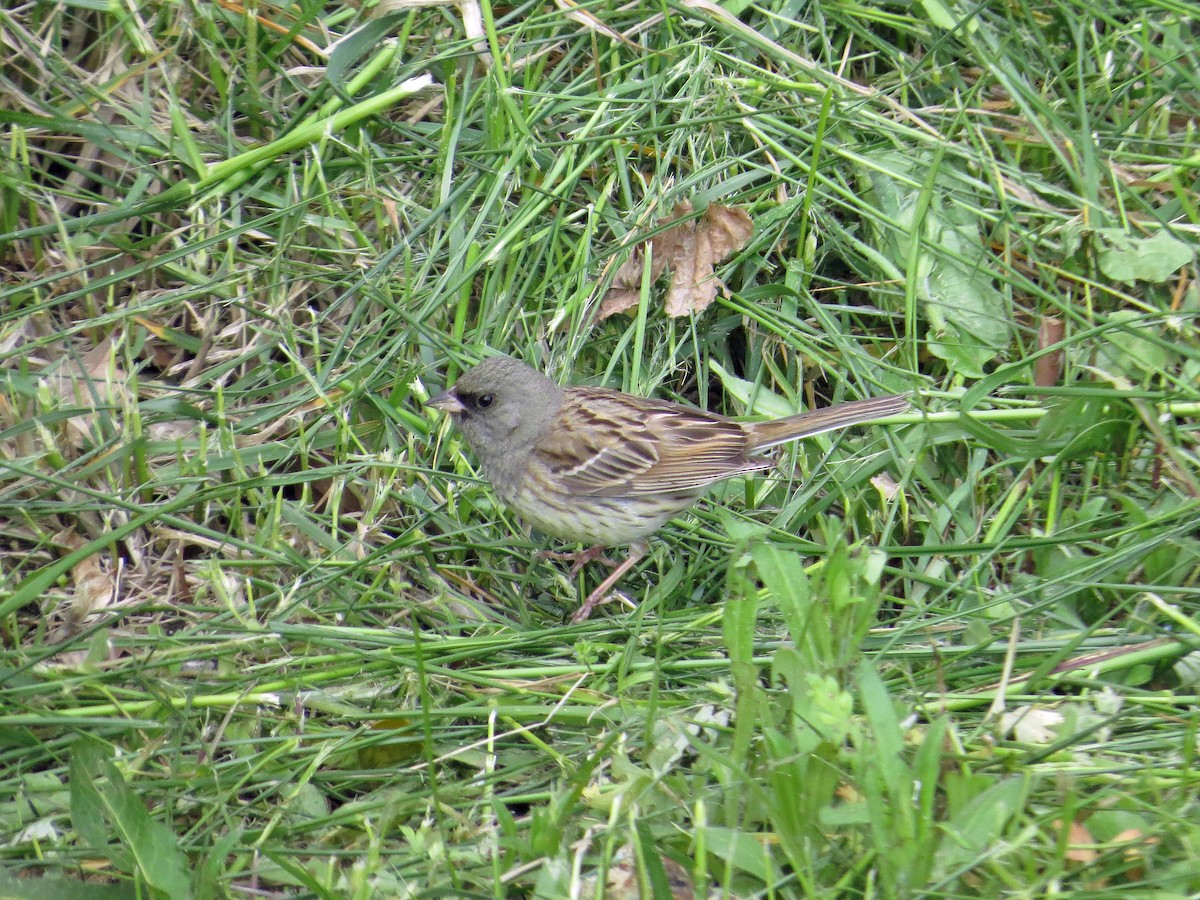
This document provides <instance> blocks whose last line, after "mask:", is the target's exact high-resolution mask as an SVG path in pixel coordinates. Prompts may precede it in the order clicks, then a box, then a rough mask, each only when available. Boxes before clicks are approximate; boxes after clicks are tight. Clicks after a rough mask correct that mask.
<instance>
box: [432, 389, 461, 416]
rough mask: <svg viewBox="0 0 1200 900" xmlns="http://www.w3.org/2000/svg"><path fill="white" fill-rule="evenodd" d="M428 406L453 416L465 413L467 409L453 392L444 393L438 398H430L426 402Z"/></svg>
mask: <svg viewBox="0 0 1200 900" xmlns="http://www.w3.org/2000/svg"><path fill="white" fill-rule="evenodd" d="M425 405H426V406H432V407H433V408H434V409H440V410H442V411H443V412H448V413H451V414H455V413H464V412H466V411H467V408H466V407H465V406H463V403H462V401H461V400H459V399H458V398H457V397H455V396H454V392H453V391H442V392H441V393H440V394H438V395H437V396H436V397H430V398H429V399H428V400H426V401H425Z"/></svg>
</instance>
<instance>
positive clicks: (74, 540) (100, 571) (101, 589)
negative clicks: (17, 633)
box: [47, 528, 117, 644]
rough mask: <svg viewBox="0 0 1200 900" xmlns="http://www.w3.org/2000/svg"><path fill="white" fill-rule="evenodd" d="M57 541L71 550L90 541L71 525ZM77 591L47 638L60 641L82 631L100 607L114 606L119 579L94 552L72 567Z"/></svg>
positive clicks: (56, 538) (55, 541)
mask: <svg viewBox="0 0 1200 900" xmlns="http://www.w3.org/2000/svg"><path fill="white" fill-rule="evenodd" d="M54 543H55V544H57V545H58V546H59V547H61V548H63V549H64V550H66V551H67V552H70V551H73V550H78V549H79V548H80V547H82V546H84V545H85V544H86V543H87V541H85V540H84V539H83V538H81V537H80V536H79V535H78V534H76V533H75V529H74V528H67V529H65V530H64V531H60V532H59V533H58V534H56V535H55V536H54ZM71 581H72V584H73V588H74V589H73V591H72V594H71V597H70V599H69V600H67V602H66V603H65V604H63V607H64V608H62V609H60V610H59V613H60V615H61V616H62V620H61V623H60V624H59V625H58V626H57V627H56V628H54V629H52V630H51V632H50V634H48V635H47V641H48V642H49V643H51V644H58V643H61V642H63V641H65V640H66V639H67V638H69V637H72V636H73V635H75V634H76V633H78V631H79V627H80V626H81V625H82V624H83V623H84V620H86V619H87V618H88V616H91V615H93V614H95V613H98V612H100V610H102V609H105V608H107V607H108V606H111V605H112V603H113V601H114V600H115V599H116V595H117V582H116V579H115V578H114V577H113V575H112V573H110V572H109V571H108V570H107V569H106V568H105V567H104V566H103V565H102V563H101V561H100V557H98V556H96V555H92V556H89V557H86V558H85V559H82V560H80V561H79V562H77V563H76V564H75V565H74V566H72V568H71Z"/></svg>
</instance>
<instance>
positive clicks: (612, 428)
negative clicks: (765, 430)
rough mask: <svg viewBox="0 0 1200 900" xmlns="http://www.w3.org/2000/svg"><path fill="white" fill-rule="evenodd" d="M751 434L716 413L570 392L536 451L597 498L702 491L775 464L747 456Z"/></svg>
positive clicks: (562, 477) (590, 391) (563, 478)
mask: <svg viewBox="0 0 1200 900" xmlns="http://www.w3.org/2000/svg"><path fill="white" fill-rule="evenodd" d="M747 445H748V436H747V433H746V431H745V429H744V428H743V427H742V426H741V425H739V424H738V423H737V422H734V421H732V420H731V419H727V418H725V417H724V416H720V415H717V414H716V413H709V412H705V411H704V410H699V409H693V408H691V407H687V406H681V405H679V404H676V403H668V402H666V401H663V400H652V399H645V398H641V397H632V396H630V395H628V394H619V393H617V392H616V391H608V390H603V389H600V388H569V389H568V390H567V391H566V395H565V397H564V400H563V405H562V408H561V410H560V411H559V414H558V417H557V419H556V420H555V423H554V425H553V427H551V428H550V429H548V431H547V433H546V434H545V435H544V436H543V437H542V438H541V439H540V440H539V441H538V443H537V445H536V446H535V448H534V455H535V456H536V457H537V460H538V461H539V462H540V463H541V464H542V465H544V466H546V467H547V468H548V469H549V470H550V473H551V474H552V475H553V476H554V477H555V479H556V480H558V481H559V482H560V483H561V484H563V486H564V487H565V488H566V489H568V490H570V491H573V492H576V493H579V494H585V495H590V496H595V497H615V496H628V495H638V494H662V493H672V492H677V491H686V492H696V493H699V492H700V491H702V490H703V489H704V488H705V487H707V486H708V485H710V484H712V483H713V482H716V481H720V480H721V479H723V478H730V477H732V476H734V475H739V474H742V473H745V472H756V471H760V470H763V469H769V468H771V467H772V466H773V465H774V464H773V463H772V462H771V461H770V460H769V459H764V458H762V457H749V456H747V454H746V450H747Z"/></svg>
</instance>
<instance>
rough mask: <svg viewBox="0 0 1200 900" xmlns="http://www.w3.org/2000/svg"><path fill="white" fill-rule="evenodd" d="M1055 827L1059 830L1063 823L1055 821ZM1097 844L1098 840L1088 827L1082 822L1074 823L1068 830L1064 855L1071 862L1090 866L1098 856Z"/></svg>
mask: <svg viewBox="0 0 1200 900" xmlns="http://www.w3.org/2000/svg"><path fill="white" fill-rule="evenodd" d="M1054 825H1055V827H1057V828H1061V827H1062V823H1061V822H1059V821H1058V820H1057V819H1055V820H1054ZM1095 844H1096V839H1095V838H1094V837H1092V833H1091V832H1090V831H1088V830H1087V826H1086V825H1084V824H1083V823H1082V822H1072V823H1071V824H1070V826H1069V827H1068V828H1067V849H1066V851H1065V852H1064V854H1063V855H1064V856H1065V857H1066V858H1067V859H1069V860H1071V862H1077V863H1082V864H1083V865H1085V866H1086V865H1090V864H1091V863H1094V862H1095V861H1096V857H1097V856H1098V854H1097V853H1096V847H1095Z"/></svg>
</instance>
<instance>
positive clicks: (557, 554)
mask: <svg viewBox="0 0 1200 900" xmlns="http://www.w3.org/2000/svg"><path fill="white" fill-rule="evenodd" d="M604 550H605V548H604V547H601V546H599V545H597V546H595V547H588V548H587V549H586V550H572V551H571V552H570V553H564V552H562V551H559V550H542V551H541V552H540V553H538V556H539V557H541V558H542V559H557V560H559V561H560V562H569V563H570V564H571V577H572V578H574V577H575V576H576V575H578V574H579V570H580V569H582V568H583V567H584V566H586V565H587V564H588V563H590V562H600V563H603V564H604V565H606V566H608V567H609V568H610V569H615V568H616V567H617V566H619V565H620V563H618V562H617V561H616V560H613V559H609V558H608V557H607V556H605V555H604Z"/></svg>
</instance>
